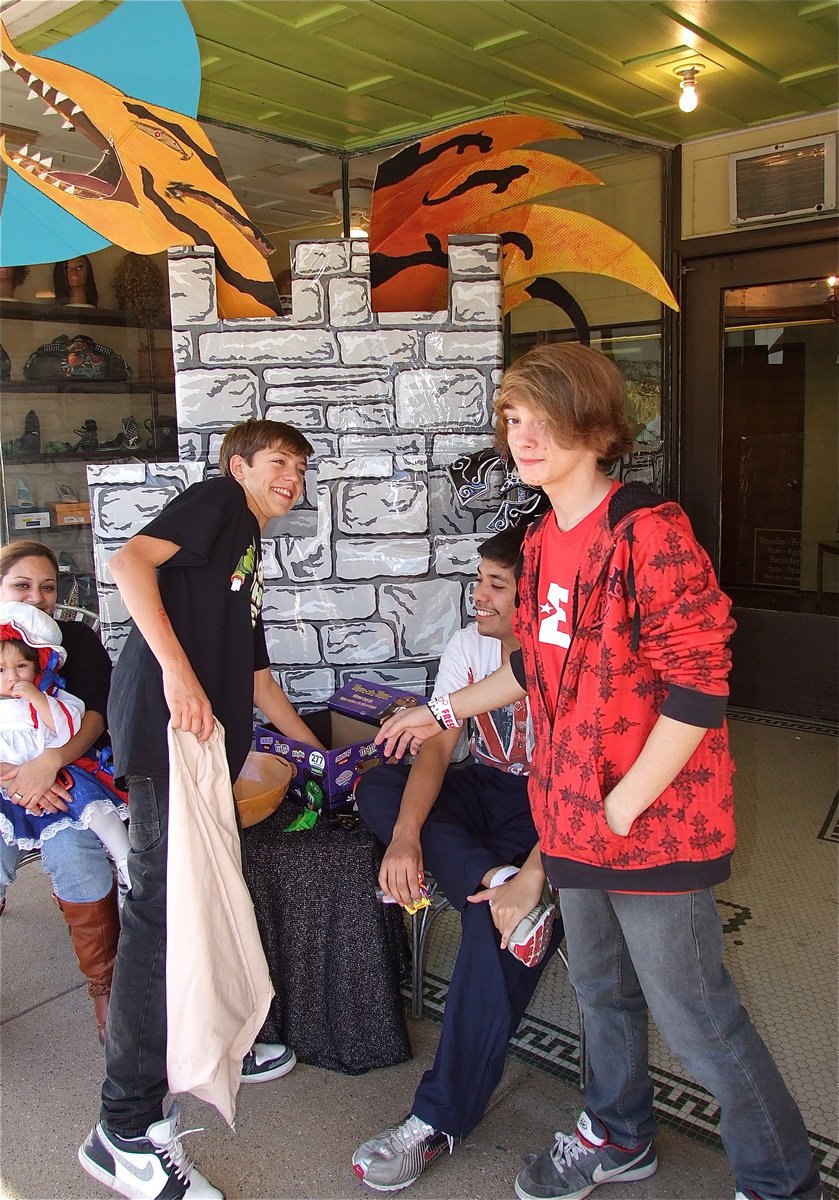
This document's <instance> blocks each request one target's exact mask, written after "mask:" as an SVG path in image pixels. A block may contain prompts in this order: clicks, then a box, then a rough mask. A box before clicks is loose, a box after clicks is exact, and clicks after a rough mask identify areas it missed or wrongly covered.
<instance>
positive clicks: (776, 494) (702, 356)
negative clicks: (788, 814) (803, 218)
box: [670, 227, 839, 721]
mask: <svg viewBox="0 0 839 1200" xmlns="http://www.w3.org/2000/svg"><path fill="white" fill-rule="evenodd" d="M793 235H794V236H796V237H797V238H799V239H800V241H799V243H798V244H790V245H787V246H777V247H772V248H767V249H765V250H750V251H746V252H743V253H738V254H734V253H731V254H724V255H722V254H718V255H714V256H708V257H706V258H696V259H693V260H686V261H685V263H684V267H683V272H684V291H683V307H682V311H683V321H682V344H681V363H680V367H681V379H682V387H681V394H680V396H679V397H678V402H677V403H676V404H675V405H674V409H673V414H672V415H673V421H672V424H671V428H670V445H671V450H672V462H673V468H674V470H673V478H674V482H675V493H676V498H677V499H678V500H679V501H680V503H681V504H682V505H683V507H684V508H685V510H686V511H687V513H688V516H689V517H690V519H691V521H692V523H693V526H694V529H695V531H696V534H697V536H698V537H699V540H700V541H701V542H702V543H703V545H704V546H705V548H706V549H707V550H708V553H709V554H710V556H711V560H712V562H713V564H714V567H715V569H716V571H717V574H718V576H719V579H720V583H721V585H722V587H723V588H724V590H725V591H726V592H728V594H729V595H730V596H731V598H732V600H733V602H734V611H733V615H734V618H735V620H736V621H737V632H736V633H735V635H734V638H733V640H732V654H733V664H734V665H733V668H732V673H731V678H730V684H731V699H732V703H734V704H735V705H740V706H742V707H748V708H754V709H760V710H764V711H767V712H782V713H788V714H791V715H796V716H805V717H815V718H826V719H829V720H833V721H835V720H837V719H839V694H838V693H839V688H838V687H837V679H839V669H837V668H839V663H837V650H838V649H839V535H837V524H838V523H839V488H838V487H837V476H839V463H837V440H839V419H838V418H837V382H838V381H839V380H838V378H837V352H839V340H838V339H837V283H836V275H837V252H836V242H835V240H828V239H827V229H826V228H824V240H819V239H818V238H817V237H816V236H815V234H814V233H813V231H812V227H811V228H810V229H809V230H808V231H807V233H806V234H805V230H804V228H803V227H802V228H796V229H795V230H793V229H792V227H791V229H790V236H791V237H792V236H793ZM807 237H809V240H807Z"/></svg>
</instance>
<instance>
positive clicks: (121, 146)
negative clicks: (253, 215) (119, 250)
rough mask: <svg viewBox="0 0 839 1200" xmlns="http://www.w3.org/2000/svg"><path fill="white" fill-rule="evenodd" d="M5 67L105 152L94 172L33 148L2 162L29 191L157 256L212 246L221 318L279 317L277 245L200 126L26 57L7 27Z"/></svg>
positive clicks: (1, 33) (0, 51)
mask: <svg viewBox="0 0 839 1200" xmlns="http://www.w3.org/2000/svg"><path fill="white" fill-rule="evenodd" d="M0 69H2V70H12V71H14V72H15V73H16V74H17V76H18V77H19V78H20V79H21V80H22V81H23V83H24V84H26V86H27V87H28V88H29V94H30V99H34V100H36V101H37V100H40V101H41V102H42V103H43V104H44V106H45V108H46V110H47V113H48V114H52V115H57V116H59V117H61V118H63V120H64V124H65V128H73V129H75V130H77V131H78V132H79V133H80V134H82V135H83V136H84V137H85V138H86V139H87V141H88V142H89V143H90V145H91V146H92V147H93V148H94V149H95V151H96V152H97V153H98V154H99V156H100V157H99V160H98V162H97V164H96V166H95V167H93V169H92V170H90V171H88V172H81V171H74V170H64V169H61V170H59V169H56V168H55V167H54V166H53V164H52V160H51V159H49V158H45V157H41V155H40V154H39V153H38V152H37V151H35V150H31V151H30V149H29V147H28V146H24V147H22V148H21V149H20V150H10V149H9V148H8V146H7V145H6V140H5V138H3V139H2V140H0V157H2V159H3V161H4V162H5V163H6V164H7V165H8V167H9V168H10V170H12V171H14V172H15V173H16V174H17V175H19V176H20V178H21V179H23V180H24V181H25V182H26V183H28V184H29V185H30V186H31V187H33V188H35V189H37V191H39V192H41V193H42V194H43V195H45V196H47V197H48V198H49V199H51V200H53V201H55V203H56V204H59V205H60V206H61V207H62V208H63V209H65V210H66V211H67V212H69V213H70V214H71V215H72V216H74V217H76V218H77V219H78V220H79V221H81V222H83V224H85V225H87V226H89V228H90V229H93V230H94V231H95V232H96V233H98V234H100V235H101V236H102V237H104V238H107V239H108V240H109V241H111V242H113V243H114V244H115V245H117V246H122V247H123V248H124V249H126V250H133V251H135V252H136V253H138V254H154V253H156V252H157V251H160V250H166V249H168V248H169V247H170V246H183V245H214V246H215V248H216V268H217V279H218V304H219V312H220V313H221V314H222V315H223V316H228V317H232V316H236V317H247V316H271V315H272V314H274V313H280V312H281V311H282V310H281V307H280V302H279V297H278V295H277V289H276V286H275V285H274V282H273V279H272V277H271V272H270V270H269V268H268V262H267V258H268V255H269V254H271V253H272V251H273V250H274V247H273V246H272V245H271V243H270V242H269V241H268V240H267V239H266V238H265V237H264V236H263V234H262V233H261V232H260V230H259V229H258V228H257V227H256V226H255V225H254V224H253V223H252V222H251V221H250V220H249V219H248V217H247V215H246V214H245V212H244V210H243V209H242V207H241V206H240V204H239V203H238V201H237V200H236V197H235V196H234V195H233V193H232V192H231V190H230V188H229V187H228V185H227V181H226V179H225V177H224V172H223V171H222V168H221V164H220V163H219V160H218V158H217V157H216V154H215V151H214V150H213V147H212V144H211V143H210V140H209V139H208V137H207V135H206V134H205V133H204V131H203V129H202V128H201V126H200V125H199V123H198V122H197V121H196V120H194V119H193V118H191V117H188V116H184V115H183V114H182V113H178V112H174V111H173V110H171V109H168V108H162V107H159V106H158V105H154V104H150V103H148V102H147V101H145V100H138V99H136V98H134V97H131V96H128V95H126V94H125V93H124V92H121V91H120V90H119V89H118V88H116V87H114V86H113V85H111V84H109V83H105V82H104V81H103V80H101V79H98V78H97V77H96V76H95V75H91V74H89V73H88V72H87V71H83V70H80V69H79V68H78V67H75V66H70V65H68V64H66V63H61V62H56V61H54V60H52V59H48V58H43V57H41V56H39V55H32V54H26V53H24V52H23V51H22V50H19V49H18V48H17V47H16V46H15V45H14V43H13V42H12V40H11V38H10V37H9V35H8V32H7V31H6V29H5V27H4V26H3V25H2V23H0Z"/></svg>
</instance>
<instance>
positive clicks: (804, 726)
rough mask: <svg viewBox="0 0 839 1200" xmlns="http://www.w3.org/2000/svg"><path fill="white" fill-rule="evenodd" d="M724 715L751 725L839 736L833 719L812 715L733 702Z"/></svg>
mask: <svg viewBox="0 0 839 1200" xmlns="http://www.w3.org/2000/svg"><path fill="white" fill-rule="evenodd" d="M725 715H726V716H727V717H728V718H729V720H731V721H747V722H750V723H751V724H752V725H773V726H774V727H775V728H776V729H795V730H797V731H798V732H799V733H821V734H824V735H825V736H826V737H839V724H835V723H834V722H833V721H817V720H816V719H815V718H814V717H789V716H787V715H786V713H769V712H761V711H760V710H759V709H757V708H737V707H736V706H735V705H733V704H729V706H728V708H727V709H726V714H725Z"/></svg>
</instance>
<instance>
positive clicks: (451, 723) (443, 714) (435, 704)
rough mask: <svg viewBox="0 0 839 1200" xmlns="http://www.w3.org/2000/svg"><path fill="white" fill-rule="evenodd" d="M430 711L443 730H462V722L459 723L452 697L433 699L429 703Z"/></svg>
mask: <svg viewBox="0 0 839 1200" xmlns="http://www.w3.org/2000/svg"><path fill="white" fill-rule="evenodd" d="M428 709H429V712H430V713H431V715H432V716H433V717H434V720H435V721H436V722H437V724H438V725H439V726H440V728H441V729H460V728H461V727H462V725H463V722H462V721H458V719H457V717H456V716H455V715H454V709H453V708H452V701H451V696H449V695H448V694H447V695H445V696H436V697H432V699H431V700H429V701H428Z"/></svg>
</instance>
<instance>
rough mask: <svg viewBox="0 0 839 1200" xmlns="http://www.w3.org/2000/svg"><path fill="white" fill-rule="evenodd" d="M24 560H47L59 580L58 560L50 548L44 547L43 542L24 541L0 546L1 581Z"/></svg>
mask: <svg viewBox="0 0 839 1200" xmlns="http://www.w3.org/2000/svg"><path fill="white" fill-rule="evenodd" d="M23 558H45V559H46V560H47V562H48V563H49V564H50V566H51V567H52V569H53V570H54V571H55V577H56V579H57V578H58V559H57V558H56V557H55V555H54V554H53V552H52V550H50V548H49V546H44V545H43V544H42V543H41V542H27V541H23V542H8V543H7V544H6V545H5V546H0V579H5V578H6V576H7V575H8V573H9V571H11V569H12V567H14V566H15V565H16V564H17V563H19V562H20V561H21V559H23Z"/></svg>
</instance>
